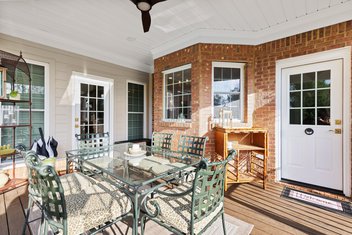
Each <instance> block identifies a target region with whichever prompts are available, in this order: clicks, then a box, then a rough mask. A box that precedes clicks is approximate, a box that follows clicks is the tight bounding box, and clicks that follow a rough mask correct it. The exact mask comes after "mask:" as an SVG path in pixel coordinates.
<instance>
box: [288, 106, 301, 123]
mask: <svg viewBox="0 0 352 235" xmlns="http://www.w3.org/2000/svg"><path fill="white" fill-rule="evenodd" d="M290 124H301V110H300V109H290Z"/></svg>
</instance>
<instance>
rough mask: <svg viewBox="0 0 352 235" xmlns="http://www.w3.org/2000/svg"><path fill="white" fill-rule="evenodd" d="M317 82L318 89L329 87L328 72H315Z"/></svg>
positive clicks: (329, 78)
mask: <svg viewBox="0 0 352 235" xmlns="http://www.w3.org/2000/svg"><path fill="white" fill-rule="evenodd" d="M317 80H318V81H317V82H318V84H317V87H318V88H324V87H330V85H331V77H330V70H325V71H319V72H317Z"/></svg>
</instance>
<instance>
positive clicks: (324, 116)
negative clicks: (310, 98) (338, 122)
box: [317, 108, 330, 126]
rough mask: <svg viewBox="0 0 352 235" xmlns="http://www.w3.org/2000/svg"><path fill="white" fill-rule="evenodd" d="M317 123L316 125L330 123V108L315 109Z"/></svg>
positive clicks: (327, 124)
mask: <svg viewBox="0 0 352 235" xmlns="http://www.w3.org/2000/svg"><path fill="white" fill-rule="evenodd" d="M317 124H318V125H325V126H329V125H330V109H329V108H325V109H317Z"/></svg>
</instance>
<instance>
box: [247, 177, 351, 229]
mask: <svg viewBox="0 0 352 235" xmlns="http://www.w3.org/2000/svg"><path fill="white" fill-rule="evenodd" d="M271 189H272V184H270V186H269V187H268V190H265V191H260V190H256V189H255V188H254V187H251V186H249V187H248V188H246V190H249V191H251V192H252V193H256V194H258V195H262V196H264V197H266V198H270V197H276V198H277V199H275V200H280V205H282V206H285V205H287V206H288V207H290V208H291V209H294V210H297V211H302V212H304V213H309V214H314V215H316V216H319V217H324V218H327V219H328V220H329V222H330V223H331V222H334V223H336V224H339V225H344V226H347V227H349V228H350V229H352V218H351V217H349V216H344V215H341V214H338V213H334V212H331V211H328V210H324V209H321V208H318V207H314V206H310V205H306V204H303V203H300V202H297V201H294V200H288V199H284V198H281V197H280V194H281V190H280V191H276V188H275V189H274V191H272V190H271Z"/></svg>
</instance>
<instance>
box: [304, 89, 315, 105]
mask: <svg viewBox="0 0 352 235" xmlns="http://www.w3.org/2000/svg"><path fill="white" fill-rule="evenodd" d="M303 107H315V91H303Z"/></svg>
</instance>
